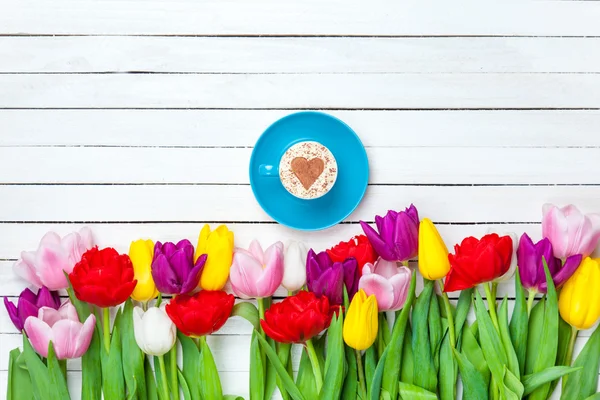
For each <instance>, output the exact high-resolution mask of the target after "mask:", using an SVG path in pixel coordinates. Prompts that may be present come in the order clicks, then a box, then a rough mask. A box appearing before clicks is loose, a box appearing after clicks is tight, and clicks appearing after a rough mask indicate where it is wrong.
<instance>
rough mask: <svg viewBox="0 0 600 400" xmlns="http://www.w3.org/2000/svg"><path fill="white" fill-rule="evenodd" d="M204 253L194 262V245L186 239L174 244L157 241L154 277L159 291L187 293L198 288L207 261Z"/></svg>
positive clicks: (153, 261)
mask: <svg viewBox="0 0 600 400" xmlns="http://www.w3.org/2000/svg"><path fill="white" fill-rule="evenodd" d="M206 258H207V255H206V254H202V255H201V256H200V257H198V259H197V260H196V263H194V246H192V244H191V243H190V241H189V240H187V239H184V240H181V241H179V243H177V244H174V243H171V242H167V243H165V244H162V243H161V242H156V244H155V245H154V259H153V260H152V278H153V279H154V283H155V284H156V288H157V289H158V290H159V292H161V293H164V294H187V293H190V292H191V291H193V290H194V289H196V287H197V286H198V282H199V281H200V274H201V273H202V268H204V264H205V263H206Z"/></svg>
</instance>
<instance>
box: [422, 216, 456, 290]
mask: <svg viewBox="0 0 600 400" xmlns="http://www.w3.org/2000/svg"><path fill="white" fill-rule="evenodd" d="M419 271H420V272H421V275H423V277H425V278H427V279H429V280H431V281H434V280H436V279H440V278H443V277H444V276H446V274H447V273H448V271H450V262H449V261H448V248H447V247H446V244H445V243H444V241H443V240H442V237H441V236H440V233H439V232H438V230H437V229H436V227H435V225H434V224H433V222H431V220H430V219H429V218H423V219H422V220H421V224H420V226H419Z"/></svg>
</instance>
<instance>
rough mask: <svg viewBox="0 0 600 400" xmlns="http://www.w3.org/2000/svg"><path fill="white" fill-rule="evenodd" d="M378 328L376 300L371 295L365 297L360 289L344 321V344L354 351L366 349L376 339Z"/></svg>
mask: <svg viewBox="0 0 600 400" xmlns="http://www.w3.org/2000/svg"><path fill="white" fill-rule="evenodd" d="M378 327H379V324H378V319H377V299H376V298H375V295H373V294H372V295H370V296H369V297H367V294H366V293H365V291H364V290H362V289H361V290H359V291H358V293H356V295H354V298H353V299H352V302H351V303H350V307H348V312H347V314H346V318H345V319H344V328H343V335H344V342H346V344H347V345H348V346H350V347H352V348H353V349H356V350H365V349H368V348H369V347H371V345H372V344H373V342H375V339H376V338H377V329H378Z"/></svg>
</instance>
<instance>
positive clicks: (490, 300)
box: [483, 283, 500, 332]
mask: <svg viewBox="0 0 600 400" xmlns="http://www.w3.org/2000/svg"><path fill="white" fill-rule="evenodd" d="M483 289H484V290H485V297H486V300H487V302H488V306H489V308H490V318H491V319H492V322H493V323H494V327H495V328H496V330H497V331H498V332H500V325H499V324H498V314H496V298H495V297H492V292H491V291H490V284H489V283H484V284H483Z"/></svg>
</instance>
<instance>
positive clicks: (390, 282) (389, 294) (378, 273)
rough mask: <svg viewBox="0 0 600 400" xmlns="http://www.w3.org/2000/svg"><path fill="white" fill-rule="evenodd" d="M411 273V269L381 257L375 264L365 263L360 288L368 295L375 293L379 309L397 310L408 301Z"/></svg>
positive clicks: (359, 283) (359, 282)
mask: <svg viewBox="0 0 600 400" xmlns="http://www.w3.org/2000/svg"><path fill="white" fill-rule="evenodd" d="M411 275H412V272H411V270H410V269H408V268H406V267H398V266H397V265H396V263H395V262H394V261H386V260H384V259H383V258H379V259H378V260H377V261H376V262H375V265H373V264H370V263H367V264H365V266H364V267H363V270H362V276H361V277H360V280H359V281H358V289H359V290H360V289H363V290H364V291H365V293H366V294H367V296H370V295H372V294H374V295H375V298H376V299H377V308H378V309H379V311H396V310H399V309H401V308H402V307H403V306H404V302H406V296H407V295H408V287H409V286H410V278H411Z"/></svg>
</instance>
